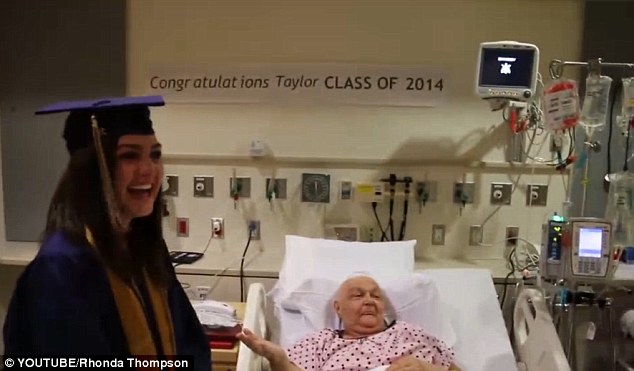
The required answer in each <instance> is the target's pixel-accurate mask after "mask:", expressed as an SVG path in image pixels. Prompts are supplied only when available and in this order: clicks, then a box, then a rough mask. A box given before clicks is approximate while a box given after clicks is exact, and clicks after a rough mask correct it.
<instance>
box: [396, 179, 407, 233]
mask: <svg viewBox="0 0 634 371" xmlns="http://www.w3.org/2000/svg"><path fill="white" fill-rule="evenodd" d="M409 183H410V182H409V181H408V180H405V200H404V201H403V220H402V221H401V230H400V232H399V236H398V240H399V241H403V239H404V238H405V226H406V225H407V209H408V206H409Z"/></svg>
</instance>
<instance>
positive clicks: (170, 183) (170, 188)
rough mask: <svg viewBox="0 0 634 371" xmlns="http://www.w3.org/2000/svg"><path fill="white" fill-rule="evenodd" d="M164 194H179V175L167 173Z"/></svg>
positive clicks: (173, 195) (174, 195)
mask: <svg viewBox="0 0 634 371" xmlns="http://www.w3.org/2000/svg"><path fill="white" fill-rule="evenodd" d="M163 188H165V189H163V195H165V196H172V197H177V196H178V175H166V176H165V184H164V185H163Z"/></svg>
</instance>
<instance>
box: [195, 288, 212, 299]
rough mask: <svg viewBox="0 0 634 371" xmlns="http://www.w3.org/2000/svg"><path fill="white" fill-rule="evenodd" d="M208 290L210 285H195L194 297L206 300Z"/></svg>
mask: <svg viewBox="0 0 634 371" xmlns="http://www.w3.org/2000/svg"><path fill="white" fill-rule="evenodd" d="M209 291H211V287H209V286H196V299H198V300H206V299H207V295H209Z"/></svg>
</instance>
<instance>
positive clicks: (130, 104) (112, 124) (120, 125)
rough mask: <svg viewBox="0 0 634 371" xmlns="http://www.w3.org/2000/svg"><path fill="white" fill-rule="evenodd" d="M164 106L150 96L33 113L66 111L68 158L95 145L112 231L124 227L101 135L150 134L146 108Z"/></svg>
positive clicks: (75, 103) (65, 105) (76, 103)
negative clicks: (113, 228)
mask: <svg viewBox="0 0 634 371" xmlns="http://www.w3.org/2000/svg"><path fill="white" fill-rule="evenodd" d="M164 105H165V102H164V101H163V97H161V96H158V95H152V96H141V97H120V98H103V99H96V100H82V101H71V102H59V103H55V104H51V105H48V106H46V107H43V108H40V109H39V110H37V111H35V114H36V115H44V114H51V113H59V112H70V113H69V115H68V117H67V118H66V124H65V126H64V139H65V140H66V148H67V149H68V152H69V153H70V154H71V155H73V153H75V152H76V151H77V150H80V149H82V148H88V147H90V146H93V145H94V146H95V150H96V152H97V156H98V163H99V172H100V174H101V181H102V187H103V192H104V197H105V201H106V207H107V211H108V215H109V217H110V222H111V224H112V225H113V226H114V227H115V228H123V226H124V225H125V224H124V222H123V221H122V219H121V215H120V213H119V212H118V211H119V208H118V206H117V202H116V197H115V195H114V189H113V184H112V176H111V174H110V171H109V170H108V166H107V161H106V157H105V155H104V152H103V145H102V136H106V137H108V138H111V139H113V140H116V139H118V138H120V137H121V136H123V135H128V134H137V135H151V134H154V130H153V129H152V121H151V120H150V110H149V108H148V107H150V106H164Z"/></svg>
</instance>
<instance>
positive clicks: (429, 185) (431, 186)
mask: <svg viewBox="0 0 634 371" xmlns="http://www.w3.org/2000/svg"><path fill="white" fill-rule="evenodd" d="M425 194H426V195H427V200H425V202H436V200H437V197H438V196H437V195H438V182H436V181H433V180H428V181H424V182H417V183H416V199H417V200H418V201H419V202H422V201H423V199H422V197H423V195H425Z"/></svg>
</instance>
